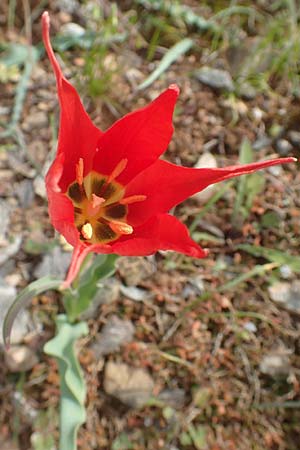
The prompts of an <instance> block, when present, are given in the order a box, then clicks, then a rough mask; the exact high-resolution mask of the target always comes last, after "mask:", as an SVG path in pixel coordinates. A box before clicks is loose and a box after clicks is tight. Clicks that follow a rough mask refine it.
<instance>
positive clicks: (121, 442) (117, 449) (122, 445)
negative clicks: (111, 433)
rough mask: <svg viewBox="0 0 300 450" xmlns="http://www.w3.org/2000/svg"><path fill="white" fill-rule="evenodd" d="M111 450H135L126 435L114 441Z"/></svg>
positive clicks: (120, 435)
mask: <svg viewBox="0 0 300 450" xmlns="http://www.w3.org/2000/svg"><path fill="white" fill-rule="evenodd" d="M111 448H112V450H130V449H132V448H133V444H132V443H131V442H130V440H129V437H128V436H127V434H126V433H121V434H119V436H117V437H116V438H115V439H114V441H113V443H112V447H111Z"/></svg>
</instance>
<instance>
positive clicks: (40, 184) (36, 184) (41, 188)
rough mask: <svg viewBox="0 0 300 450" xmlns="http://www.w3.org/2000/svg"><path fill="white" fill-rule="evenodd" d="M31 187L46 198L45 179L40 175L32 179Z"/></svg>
mask: <svg viewBox="0 0 300 450" xmlns="http://www.w3.org/2000/svg"><path fill="white" fill-rule="evenodd" d="M33 188H34V192H35V193H36V195H38V196H39V197H41V198H43V199H44V200H46V198H47V191H46V185H45V179H44V178H43V177H42V175H38V176H37V177H35V179H34V180H33Z"/></svg>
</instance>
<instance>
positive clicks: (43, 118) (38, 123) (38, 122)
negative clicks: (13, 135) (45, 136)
mask: <svg viewBox="0 0 300 450" xmlns="http://www.w3.org/2000/svg"><path fill="white" fill-rule="evenodd" d="M47 126H48V116H47V114H46V113H45V112H44V111H35V112H33V113H31V114H29V116H27V117H26V119H25V121H24V123H23V129H24V131H28V132H31V131H32V130H34V129H41V128H45V127H47Z"/></svg>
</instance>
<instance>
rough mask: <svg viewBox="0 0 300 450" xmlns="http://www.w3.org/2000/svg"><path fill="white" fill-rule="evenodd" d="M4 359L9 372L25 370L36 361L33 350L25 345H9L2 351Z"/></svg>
mask: <svg viewBox="0 0 300 450" xmlns="http://www.w3.org/2000/svg"><path fill="white" fill-rule="evenodd" d="M4 360H5V364H6V366H7V368H8V369H9V370H10V372H26V371H28V370H31V369H32V368H33V367H34V366H35V365H36V364H37V363H38V358H37V356H36V354H35V352H34V351H33V350H31V349H30V348H29V347H26V346H25V345H14V346H13V347H10V349H9V350H7V351H6V352H5V353H4Z"/></svg>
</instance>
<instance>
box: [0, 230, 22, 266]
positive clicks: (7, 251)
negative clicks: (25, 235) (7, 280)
mask: <svg viewBox="0 0 300 450" xmlns="http://www.w3.org/2000/svg"><path fill="white" fill-rule="evenodd" d="M21 243H22V237H21V236H16V237H15V238H14V240H13V242H12V243H11V244H9V245H7V246H6V247H0V249H1V251H0V266H2V264H4V263H5V262H6V261H7V260H8V259H9V258H11V257H12V256H14V255H15V254H16V253H18V251H19V249H20V247H21Z"/></svg>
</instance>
